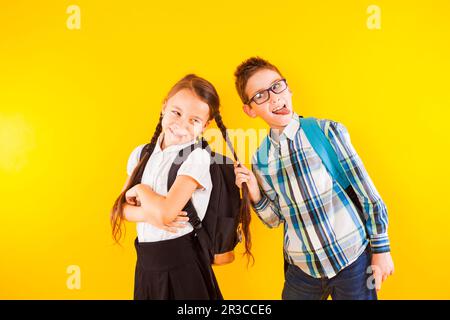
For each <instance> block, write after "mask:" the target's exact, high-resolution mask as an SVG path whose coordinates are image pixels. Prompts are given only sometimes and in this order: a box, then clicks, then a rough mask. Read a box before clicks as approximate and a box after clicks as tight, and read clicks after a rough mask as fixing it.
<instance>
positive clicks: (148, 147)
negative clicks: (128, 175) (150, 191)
mask: <svg viewBox="0 0 450 320" xmlns="http://www.w3.org/2000/svg"><path fill="white" fill-rule="evenodd" d="M154 149H155V146H153V147H152V144H151V143H147V144H146V145H145V146H144V147H143V148H142V150H141V154H140V155H139V161H142V159H143V158H144V156H145V155H146V154H147V153H148V157H147V161H148V159H150V156H151V155H152V153H153V150H154ZM146 164H147V163H144V165H143V166H141V168H140V170H139V171H138V172H137V174H136V181H137V183H140V182H141V181H142V175H143V174H144V170H145V165H146Z"/></svg>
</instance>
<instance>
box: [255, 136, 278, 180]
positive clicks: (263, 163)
mask: <svg viewBox="0 0 450 320" xmlns="http://www.w3.org/2000/svg"><path fill="white" fill-rule="evenodd" d="M269 148H270V141H269V137H268V136H266V137H265V138H264V140H263V142H262V143H261V145H260V147H259V149H258V151H257V153H256V160H257V161H258V168H259V169H260V170H261V172H262V174H263V175H264V176H265V177H266V180H267V182H268V183H269V184H270V186H271V187H272V189H274V187H273V183H272V179H270V176H269Z"/></svg>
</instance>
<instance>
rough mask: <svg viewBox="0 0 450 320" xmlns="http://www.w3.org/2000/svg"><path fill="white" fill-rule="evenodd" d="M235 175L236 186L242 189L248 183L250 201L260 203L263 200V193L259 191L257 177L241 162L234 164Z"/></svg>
mask: <svg viewBox="0 0 450 320" xmlns="http://www.w3.org/2000/svg"><path fill="white" fill-rule="evenodd" d="M234 174H235V175H236V185H237V186H238V187H239V189H241V188H242V183H244V182H246V183H247V186H248V191H249V193H250V194H249V195H250V200H252V202H253V203H258V202H259V200H261V191H259V187H258V181H257V180H256V177H255V175H254V174H253V172H252V171H251V170H249V169H247V168H246V167H245V166H244V165H243V164H241V163H239V162H235V163H234Z"/></svg>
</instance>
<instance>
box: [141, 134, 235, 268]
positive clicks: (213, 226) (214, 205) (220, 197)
mask: <svg viewBox="0 0 450 320" xmlns="http://www.w3.org/2000/svg"><path fill="white" fill-rule="evenodd" d="M150 146H151V145H150V143H149V144H146V145H145V146H144V148H143V150H142V152H141V155H140V158H141V159H142V157H143V156H144V154H145V153H146V152H148V153H150V155H151V153H152V152H153V150H150V149H151V148H150ZM196 148H202V149H205V150H207V151H208V152H209V153H210V155H211V163H210V167H209V170H210V174H211V181H212V186H213V187H212V190H211V196H210V199H209V204H208V208H207V210H206V214H205V217H204V218H203V220H200V218H199V217H198V214H197V211H196V210H195V208H194V206H193V204H192V201H191V200H189V201H188V203H187V204H186V206H185V207H184V209H183V211H186V212H187V213H188V217H189V222H190V224H191V225H192V227H193V228H194V231H195V234H196V236H197V238H198V241H199V243H200V247H201V250H202V253H203V255H204V258H205V259H207V261H208V262H209V263H210V264H212V263H213V261H214V255H215V254H221V253H225V252H228V251H232V250H233V249H234V248H235V246H236V245H237V244H238V243H239V242H240V241H241V238H242V237H241V233H240V231H239V230H238V225H239V209H240V206H241V197H240V191H239V188H238V187H237V186H236V184H235V178H236V177H235V174H234V165H233V161H232V160H231V159H230V158H228V157H226V156H224V155H222V154H219V153H215V152H213V151H211V149H210V147H209V145H208V143H207V142H206V141H205V140H204V139H201V140H197V141H196V143H194V144H192V145H189V146H187V147H186V148H184V149H182V150H180V151H179V153H178V155H177V157H176V158H175V160H174V162H173V164H172V166H171V167H170V170H169V176H168V181H167V191H169V189H170V187H171V186H172V185H173V183H174V182H175V179H176V177H177V172H178V169H179V168H180V167H181V165H182V164H183V162H184V161H185V160H186V159H187V157H188V156H189V155H190V154H191V152H192V151H194V150H195V149H196ZM149 158H150V157H148V158H147V159H149ZM141 168H142V169H141V171H140V172H138V175H137V178H138V180H137V181H141V180H142V174H143V171H144V170H143V169H144V168H145V165H143V166H142V167H141Z"/></svg>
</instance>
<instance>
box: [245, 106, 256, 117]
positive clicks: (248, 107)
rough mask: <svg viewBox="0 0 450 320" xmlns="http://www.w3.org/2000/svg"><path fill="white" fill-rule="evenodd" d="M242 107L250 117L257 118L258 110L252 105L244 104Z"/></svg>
mask: <svg viewBox="0 0 450 320" xmlns="http://www.w3.org/2000/svg"><path fill="white" fill-rule="evenodd" d="M242 109H243V110H244V112H245V113H246V114H247V115H248V116H249V117H250V118H256V112H255V110H253V108H252V107H250V106H249V105H248V104H244V105H243V106H242Z"/></svg>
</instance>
